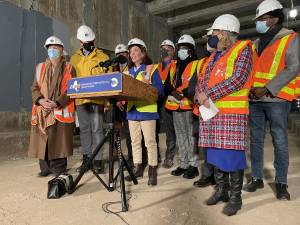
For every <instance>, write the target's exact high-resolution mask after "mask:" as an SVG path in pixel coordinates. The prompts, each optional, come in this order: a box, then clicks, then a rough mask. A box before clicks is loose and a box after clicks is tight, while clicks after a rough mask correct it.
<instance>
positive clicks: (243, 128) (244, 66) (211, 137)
mask: <svg viewBox="0 0 300 225" xmlns="http://www.w3.org/2000/svg"><path fill="white" fill-rule="evenodd" d="M225 53H226V52H225V51H223V52H221V53H216V54H215V56H214V59H213V60H212V61H211V62H209V64H208V66H207V69H206V71H205V76H204V78H203V79H199V81H198V83H197V87H196V91H197V92H202V91H203V92H205V93H206V95H207V96H208V97H209V98H211V99H212V101H216V100H218V99H220V98H222V97H224V96H227V95H229V94H231V93H233V92H235V91H237V90H239V89H241V88H242V87H243V86H244V84H245V83H246V81H247V79H248V77H249V75H250V74H251V69H252V52H251V48H250V47H246V48H245V49H244V50H243V51H242V52H241V54H240V55H239V57H238V58H237V60H236V62H235V66H234V71H233V75H232V76H231V77H230V78H229V79H226V80H225V81H223V82H221V83H219V84H217V85H215V86H213V87H211V88H210V89H208V81H209V76H210V72H211V70H212V69H213V67H214V65H215V63H217V61H218V59H219V58H220V57H221V56H223V55H224V54H225ZM213 54H214V53H213ZM247 122H248V116H247V115H240V114H223V115H222V114H218V115H216V116H215V117H214V118H212V119H211V120H209V121H206V122H204V121H203V120H202V118H201V116H200V118H199V142H198V143H199V146H201V147H214V148H222V149H236V150H246V145H247Z"/></svg>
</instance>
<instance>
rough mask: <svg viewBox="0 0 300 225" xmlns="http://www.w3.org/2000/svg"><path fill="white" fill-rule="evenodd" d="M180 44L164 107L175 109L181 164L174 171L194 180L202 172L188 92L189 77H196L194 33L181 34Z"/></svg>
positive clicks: (166, 86) (168, 82) (191, 104)
mask: <svg viewBox="0 0 300 225" xmlns="http://www.w3.org/2000/svg"><path fill="white" fill-rule="evenodd" d="M177 46H178V51H177V55H178V60H177V64H176V72H175V75H174V76H173V77H168V79H167V81H166V82H165V94H166V96H168V97H167V101H166V104H165V108H166V109H168V110H171V111H173V121H174V128H175V132H176V139H177V145H178V148H179V151H178V152H179V166H178V167H177V169H176V170H173V171H172V172H171V174H172V175H174V176H181V175H183V177H184V178H187V179H193V178H195V177H196V176H198V175H199V171H198V168H197V167H198V161H197V159H198V157H197V154H196V153H195V152H194V136H193V119H192V110H193V101H192V99H193V96H190V95H189V85H190V80H191V79H192V78H193V77H194V76H197V69H196V68H197V65H198V60H196V55H195V40H194V39H193V38H192V36H190V35H187V34H184V35H182V36H181V37H180V38H179V40H178V43H177Z"/></svg>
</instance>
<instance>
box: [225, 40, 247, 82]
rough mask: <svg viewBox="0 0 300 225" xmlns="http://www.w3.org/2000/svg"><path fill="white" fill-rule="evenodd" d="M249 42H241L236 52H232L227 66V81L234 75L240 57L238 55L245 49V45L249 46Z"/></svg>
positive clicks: (235, 49)
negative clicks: (235, 64) (235, 65)
mask: <svg viewBox="0 0 300 225" xmlns="http://www.w3.org/2000/svg"><path fill="white" fill-rule="evenodd" d="M247 43H248V42H247V41H241V42H240V43H239V44H238V45H237V46H236V47H235V48H234V50H233V51H232V52H231V54H230V56H229V57H228V60H227V65H226V73H225V79H228V78H229V77H231V76H232V74H233V69H234V62H235V60H236V58H237V56H238V53H239V52H240V50H241V49H242V48H244V47H245V45H246V44H247Z"/></svg>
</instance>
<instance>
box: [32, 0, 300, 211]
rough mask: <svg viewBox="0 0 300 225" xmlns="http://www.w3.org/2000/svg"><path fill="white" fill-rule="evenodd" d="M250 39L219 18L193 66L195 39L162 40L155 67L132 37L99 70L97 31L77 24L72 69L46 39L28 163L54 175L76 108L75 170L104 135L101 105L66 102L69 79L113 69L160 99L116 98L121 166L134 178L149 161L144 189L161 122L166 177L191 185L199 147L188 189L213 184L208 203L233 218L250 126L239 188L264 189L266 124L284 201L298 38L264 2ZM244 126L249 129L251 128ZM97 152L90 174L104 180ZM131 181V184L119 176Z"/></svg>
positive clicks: (297, 84)
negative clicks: (32, 160)
mask: <svg viewBox="0 0 300 225" xmlns="http://www.w3.org/2000/svg"><path fill="white" fill-rule="evenodd" d="M254 19H255V23H256V30H257V32H258V39H257V40H255V41H250V40H238V34H239V32H240V22H239V20H238V18H237V17H235V16H234V15H231V14H224V15H221V16H219V17H217V18H216V19H215V21H214V23H213V25H212V26H211V27H210V28H209V29H208V33H207V57H204V58H201V59H197V56H196V43H195V40H194V39H193V38H192V37H191V36H190V35H188V34H184V35H182V36H181V37H180V38H179V40H178V42H177V43H176V45H175V44H174V43H173V42H172V41H171V40H164V41H163V42H162V43H161V45H160V53H161V54H160V55H161V58H160V62H159V63H158V64H154V63H153V61H152V60H151V58H150V57H149V55H148V49H147V46H146V44H145V42H144V41H143V40H141V39H139V38H133V39H131V40H130V41H129V42H128V45H127V46H126V45H124V44H118V45H117V46H116V48H115V55H116V56H117V57H121V58H123V60H118V63H116V64H114V65H113V67H112V68H109V70H107V68H103V67H99V63H100V62H103V61H106V60H107V59H109V57H108V56H107V55H106V54H105V53H103V51H101V50H100V49H98V48H96V47H95V34H94V32H93V31H92V29H91V28H89V27H88V26H85V25H83V26H80V27H79V29H78V31H77V38H78V40H79V41H80V44H81V47H80V49H78V50H77V51H76V52H75V53H74V55H72V57H71V60H70V62H68V61H67V60H66V59H65V57H63V46H64V45H63V43H62V42H61V40H60V39H58V38H57V37H54V36H51V37H49V38H48V39H47V40H46V42H45V48H46V49H47V52H48V58H47V59H46V61H45V62H43V63H40V64H38V65H37V67H36V71H35V76H34V82H33V85H32V101H33V107H32V121H31V123H32V130H31V139H30V146H29V156H32V157H37V158H39V160H40V169H41V172H40V174H39V175H40V176H47V175H48V174H50V173H53V174H60V173H62V172H64V171H65V170H66V168H67V157H68V156H70V155H71V154H72V152H73V146H72V127H73V126H72V125H73V123H74V120H75V108H76V112H77V115H78V120H79V126H80V140H81V146H82V153H83V160H82V165H81V166H80V167H79V168H78V169H77V171H81V170H82V169H83V168H84V167H83V165H84V164H85V163H86V162H87V161H88V159H89V158H90V157H91V155H92V152H93V150H94V149H95V147H96V146H97V145H98V144H99V142H100V140H101V138H102V137H103V114H104V109H105V108H106V107H107V104H108V103H107V101H105V100H98V99H76V100H75V102H74V100H72V99H70V98H69V97H68V96H67V95H66V89H67V80H68V79H70V78H71V77H83V76H91V75H99V74H102V73H104V72H107V71H120V72H122V73H124V74H128V75H130V76H132V77H134V78H135V79H137V80H140V81H141V82H145V83H147V84H149V85H152V86H153V87H154V88H156V89H157V93H158V100H157V101H156V102H152V101H120V102H118V103H117V106H118V108H119V110H120V114H121V118H122V122H123V125H124V130H125V133H126V139H127V140H126V142H127V148H128V161H129V162H130V164H131V165H132V166H133V171H134V174H135V176H136V177H137V178H140V177H143V173H144V169H145V165H146V164H148V165H149V167H148V178H149V179H148V185H150V186H153V185H157V168H158V163H159V162H160V160H161V156H160V150H159V147H158V143H159V138H158V133H159V130H160V122H161V121H163V124H164V129H165V132H166V148H167V149H166V154H165V159H164V161H163V163H162V166H163V167H165V168H171V167H172V166H173V159H174V155H175V149H176V146H177V147H178V158H179V165H178V167H177V168H176V169H175V170H172V171H171V175H173V176H182V177H183V178H186V179H193V178H195V177H197V176H198V175H199V170H198V167H199V165H198V147H201V149H202V151H203V152H204V158H205V160H204V165H203V167H204V170H203V173H202V176H201V178H200V179H199V180H197V181H196V182H194V185H195V186H198V187H205V186H208V185H211V184H216V187H215V191H214V193H213V195H212V196H211V197H210V198H209V199H208V200H207V202H206V204H207V205H216V204H217V203H218V202H220V201H223V202H227V203H226V205H225V207H224V209H223V213H224V214H226V215H228V216H231V215H234V214H236V213H237V211H238V210H240V209H241V207H242V198H241V191H242V188H243V179H244V170H245V169H246V167H247V162H246V154H245V150H246V148H247V140H248V138H247V130H248V127H250V153H251V169H252V179H251V180H250V182H249V183H248V184H246V185H245V187H244V190H245V191H248V192H254V191H256V190H257V189H258V188H263V186H264V183H263V161H264V160H263V154H264V137H265V127H266V123H267V121H269V124H270V132H271V135H272V140H273V145H274V153H275V160H274V167H275V170H276V175H275V183H276V192H277V198H278V199H280V200H290V194H289V192H288V190H287V174H288V164H289V154H288V134H287V120H288V113H289V110H290V107H291V102H292V101H293V100H294V99H295V98H296V97H297V96H299V94H300V55H299V54H300V45H299V44H300V43H299V35H298V34H297V33H295V32H294V31H292V30H288V29H286V28H284V27H283V20H284V14H283V7H282V5H281V4H280V2H278V1H277V0H264V1H263V2H261V3H260V4H259V6H258V8H257V10H256V17H255V18H254ZM199 106H202V107H203V106H204V107H205V108H207V109H210V108H211V107H213V106H215V107H216V108H217V109H218V111H219V112H218V113H217V114H216V115H215V116H214V117H212V118H210V119H208V120H206V119H205V120H204V119H203V118H202V116H201V113H199ZM248 124H249V126H248ZM103 162H104V161H103V149H102V150H101V151H99V153H98V155H97V156H96V157H95V159H94V162H93V165H92V167H93V169H94V171H95V172H97V173H103V170H104V163H103ZM126 180H127V181H131V177H130V176H129V177H126Z"/></svg>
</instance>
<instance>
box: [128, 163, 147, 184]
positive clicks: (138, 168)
mask: <svg viewBox="0 0 300 225" xmlns="http://www.w3.org/2000/svg"><path fill="white" fill-rule="evenodd" d="M133 174H134V176H135V178H140V177H143V166H142V164H141V163H137V164H134V169H133ZM125 180H127V181H132V179H131V176H130V175H128V176H127V177H125Z"/></svg>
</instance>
